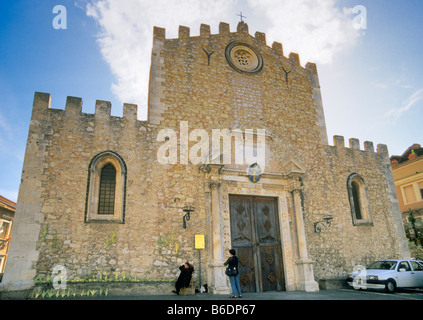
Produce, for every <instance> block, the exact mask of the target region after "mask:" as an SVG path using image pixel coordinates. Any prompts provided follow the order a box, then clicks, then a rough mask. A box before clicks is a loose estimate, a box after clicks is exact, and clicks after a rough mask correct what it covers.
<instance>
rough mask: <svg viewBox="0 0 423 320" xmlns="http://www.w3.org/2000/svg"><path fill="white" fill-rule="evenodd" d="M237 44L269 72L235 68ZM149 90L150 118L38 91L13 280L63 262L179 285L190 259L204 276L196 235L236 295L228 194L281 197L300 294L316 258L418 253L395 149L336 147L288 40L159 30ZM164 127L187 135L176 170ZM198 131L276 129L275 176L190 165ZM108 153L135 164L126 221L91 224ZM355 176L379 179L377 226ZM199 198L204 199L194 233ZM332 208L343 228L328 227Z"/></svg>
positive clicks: (316, 92)
mask: <svg viewBox="0 0 423 320" xmlns="http://www.w3.org/2000/svg"><path fill="white" fill-rule="evenodd" d="M234 41H238V42H240V43H243V44H244V45H246V46H247V45H248V46H251V47H252V48H255V50H257V52H259V54H260V55H261V57H262V58H263V69H262V70H261V71H260V72H258V73H254V74H246V73H242V72H238V71H236V70H234V69H233V68H232V67H231V66H230V65H229V64H228V61H227V57H226V56H225V50H226V48H227V46H228V44H230V43H232V42H234ZM209 58H210V60H209ZM149 90H150V95H149V113H148V114H149V118H148V121H139V120H138V119H137V106H135V105H130V104H125V105H124V106H123V117H114V116H110V110H111V105H110V103H109V102H106V101H97V102H96V108H95V114H86V113H83V112H82V99H80V98H74V97H68V99H67V102H66V106H65V108H64V110H58V109H51V108H50V106H51V102H50V96H49V95H48V94H42V93H36V94H35V98H34V107H33V116H32V120H31V126H30V129H29V131H30V133H29V138H28V144H27V150H26V156H25V164H24V169H23V174H22V185H21V188H20V193H19V199H18V207H17V211H16V220H15V228H14V231H13V232H14V233H13V235H12V239H13V240H12V244H11V256H10V258H9V261H8V267H9V270H10V271H9V273H8V270H6V278H7V277H9V278H7V281H6V282H8V283H9V284H11V283H16V282H17V281H21V280H25V281H28V282H31V280H32V279H33V278H34V277H35V276H38V277H46V276H48V275H49V274H51V272H52V268H53V267H54V265H56V264H64V265H65V266H66V268H67V270H68V274H69V276H70V277H71V278H75V279H78V278H83V277H84V276H86V275H92V274H95V275H100V274H111V273H114V272H119V273H125V274H129V273H130V274H131V275H132V276H137V278H140V279H141V278H142V279H148V280H169V279H176V276H177V273H178V267H179V266H180V265H182V264H183V263H184V262H185V261H190V262H191V263H193V264H194V265H195V266H196V269H197V270H198V252H197V251H196V250H194V235H195V234H204V235H206V248H205V250H203V252H202V254H201V258H202V264H203V266H204V267H203V268H202V279H203V282H205V281H207V282H208V283H209V285H210V286H211V287H212V288H213V286H214V285H216V286H219V288H220V289H219V290H223V291H224V290H227V282H226V279H224V278H222V275H223V277H224V274H223V271H222V266H221V263H222V262H223V259H224V258H226V254H227V253H226V250H227V249H228V248H229V247H230V242H231V240H230V227H229V224H228V219H229V213H228V194H249V195H265V196H271V197H275V198H278V203H279V210H280V212H279V215H280V223H281V227H280V230H281V232H282V234H281V241H282V242H283V243H282V244H281V245H282V254H283V257H284V260H285V261H284V268H285V269H284V272H285V278H286V279H287V286H286V287H287V289H288V290H298V289H307V286H309V285H311V283H312V282H313V281H312V280H313V279H312V278H313V267H312V265H313V264H312V261H314V277H315V278H316V279H323V278H332V277H340V276H343V275H344V274H345V273H346V272H348V271H350V270H351V269H352V268H353V266H355V265H357V264H365V263H367V262H369V261H370V260H372V259H376V258H396V257H400V256H407V254H408V252H407V249H406V248H405V246H404V244H406V242H405V234H404V232H403V230H402V227H401V226H400V224H399V223H400V222H401V221H400V220H401V216H400V213H399V209H398V208H397V207H398V205H397V199H396V196H395V194H394V193H393V192H392V190H393V189H392V188H393V187H392V186H393V185H392V183H393V182H392V181H391V178H392V172H391V171H390V167H388V166H387V163H389V159H388V158H387V157H388V156H387V150H386V147H385V146H383V145H381V146H379V149H380V150H379V152H378V153H376V152H375V151H374V148H373V144H372V143H370V142H366V143H365V150H364V151H362V150H359V142H358V140H356V139H352V140H350V147H349V148H345V146H344V144H343V138H342V137H336V138H335V143H334V144H335V145H334V146H329V145H328V144H327V136H326V127H325V122H324V114H323V107H322V101H321V96H320V89H319V82H318V74H317V69H316V66H315V65H314V64H311V63H308V64H307V65H306V67H305V68H303V67H302V66H301V65H300V60H299V56H298V55H297V54H295V53H291V54H290V55H289V57H285V56H284V55H283V49H282V45H281V44H279V43H274V44H273V45H272V47H269V46H267V44H266V37H265V35H264V34H262V33H256V35H255V37H252V36H251V35H249V33H248V26H247V25H246V24H245V23H240V24H239V26H238V30H237V32H232V33H231V32H230V31H229V26H228V25H227V24H224V23H221V24H220V26H219V34H217V35H213V34H210V28H209V27H208V26H206V25H202V26H201V32H200V36H197V37H191V36H190V35H189V29H188V28H186V27H180V32H179V37H178V38H177V39H166V37H165V30H164V29H161V28H155V29H154V40H153V50H152V65H151V74H150V88H149ZM182 123H183V124H184V125H182V126H181V124H182ZM162 129H172V130H173V132H174V133H175V134H176V136H177V138H178V145H177V151H178V161H177V163H175V164H161V163H160V162H159V161H158V155H157V154H158V150H159V148H160V147H161V146H162V145H163V144H164V143H165V142H164V141H162V140H160V141H157V137H158V135H159V132H161V130H162ZM194 129H204V130H205V132H207V134H208V136H209V137H212V130H213V129H228V130H229V131H231V130H241V131H243V132H244V131H245V130H247V129H252V130H258V129H265V130H266V149H265V150H266V168H265V172H264V178H263V179H262V180H261V181H260V182H259V183H257V184H252V183H251V182H250V181H249V180H248V177H247V174H246V170H247V168H248V165H249V163H243V164H235V163H233V162H232V163H221V168H218V167H216V168H215V169H212V170H210V167H207V166H201V165H194V164H192V163H189V162H188V161H186V162H187V163H185V160H187V159H186V157H187V155H188V154H186V153H185V151H183V152H181V150H190V148H191V147H192V146H193V145H195V144H196V143H197V139H198V137H196V136H194V137H192V139H188V140H187V141H184V139H183V138H182V134H183V132H182V131H185V130H188V134H189V133H191V132H192V131H193V130H194ZM164 140H165V139H164ZM207 143H210V144H211V140H209V141H207ZM184 144H187V145H184ZM106 151H112V152H114V153H116V154H118V155H119V157H120V158H121V159H122V160H123V161H124V163H125V165H126V168H127V171H126V189H125V201H124V202H125V203H124V205H125V212H124V220H123V223H111V222H98V221H86V219H85V218H86V217H85V215H86V207H87V192H88V185H89V181H88V179H89V176H90V175H89V166H90V163H91V161H92V160H93V159H94V158H95V157H96V156H97V155H99V154H101V153H103V152H106ZM387 159H388V160H387ZM387 161H388V162H387ZM353 173H357V174H359V175H360V176H361V177H362V178H363V180H364V182H365V185H366V187H367V191H368V192H367V194H368V198H369V207H370V213H371V218H372V223H371V225H370V224H369V225H359V226H354V225H353V222H352V217H351V206H350V203H349V197H348V190H347V180H348V177H349V176H350V175H351V174H353ZM213 188H215V189H213ZM213 190H215V191H213ZM185 206H195V212H194V213H193V214H192V215H191V219H190V220H189V221H188V222H187V228H186V229H184V228H182V218H183V215H184V214H185V213H184V212H183V207H185ZM326 215H331V216H332V218H333V219H332V221H331V222H332V224H331V226H330V227H329V228H326V229H324V230H323V231H322V232H321V233H316V232H315V223H316V222H318V221H322V219H323V218H324V217H325V216H326ZM24 242H25V243H24ZM14 268H16V270H14ZM19 270H22V272H21V271H19ZM196 276H197V277H198V272H197V273H196ZM219 281H221V283H219V285H217V283H218V282H219ZM225 288H226V289H225ZM223 291H221V292H223Z"/></svg>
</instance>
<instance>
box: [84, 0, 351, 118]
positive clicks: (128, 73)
mask: <svg viewBox="0 0 423 320" xmlns="http://www.w3.org/2000/svg"><path fill="white" fill-rule="evenodd" d="M245 5H248V6H249V8H250V9H252V11H251V12H252V13H253V14H254V16H255V18H256V19H257V20H260V21H263V22H265V23H266V25H269V26H270V28H269V29H268V30H262V31H263V32H265V33H266V36H267V38H268V39H274V40H275V41H278V42H282V43H283V45H284V50H285V53H286V54H289V52H290V51H293V52H298V53H299V54H300V57H301V60H302V62H303V64H305V62H307V61H313V62H317V63H329V62H331V60H332V59H333V57H334V56H335V55H336V54H337V53H339V52H340V51H342V50H343V49H346V48H350V47H351V46H353V45H354V44H355V43H356V39H357V37H358V31H356V30H355V29H354V28H353V25H352V17H351V14H350V13H351V10H350V11H349V12H347V11H346V10H344V11H341V10H339V9H337V8H336V6H335V5H336V0H284V1H281V0H248V1H244V0H242V1H241V0H208V1H198V0H154V1H150V0H92V1H91V3H89V4H88V5H87V15H88V16H90V17H92V18H94V19H95V20H96V21H97V22H98V23H99V25H100V26H101V28H102V33H101V34H100V35H99V39H98V41H99V44H100V48H101V53H102V55H103V57H104V59H105V61H106V62H107V63H108V64H109V66H110V68H111V71H112V73H113V74H114V75H115V77H116V82H115V83H114V84H113V85H112V90H113V92H114V94H115V95H116V96H117V97H118V98H119V100H121V101H122V102H129V103H136V104H138V105H139V106H140V107H141V111H142V112H140V113H141V114H140V117H141V118H145V117H146V104H147V95H148V93H147V91H148V77H149V69H150V61H151V57H150V55H151V44H152V33H153V26H159V27H164V28H166V29H167V30H166V32H167V35H166V36H167V37H168V38H169V37H176V36H177V29H178V26H179V25H185V26H188V27H191V30H192V31H191V33H192V34H194V35H195V34H198V33H199V28H200V24H201V23H206V24H210V26H211V27H212V32H213V28H215V27H217V26H218V23H219V22H220V21H223V22H229V21H232V19H233V17H234V15H235V13H236V12H237V11H239V7H242V6H245ZM251 18H253V17H251ZM247 22H248V21H247ZM231 27H233V26H231ZM255 27H257V28H258V29H260V26H255ZM250 28H251V26H250ZM268 42H270V41H268Z"/></svg>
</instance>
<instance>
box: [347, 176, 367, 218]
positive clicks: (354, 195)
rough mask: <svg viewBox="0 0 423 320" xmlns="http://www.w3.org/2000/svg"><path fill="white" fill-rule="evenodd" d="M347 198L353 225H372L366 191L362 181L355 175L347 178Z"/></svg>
mask: <svg viewBox="0 0 423 320" xmlns="http://www.w3.org/2000/svg"><path fill="white" fill-rule="evenodd" d="M347 189H348V197H349V201H350V207H351V216H352V222H353V225H355V226H358V225H371V226H372V225H373V220H372V216H371V212H370V205H369V204H370V202H369V197H368V190H367V187H366V184H365V183H364V179H363V178H362V177H361V176H360V175H359V174H357V173H354V174H352V175H350V176H349V177H348V181H347Z"/></svg>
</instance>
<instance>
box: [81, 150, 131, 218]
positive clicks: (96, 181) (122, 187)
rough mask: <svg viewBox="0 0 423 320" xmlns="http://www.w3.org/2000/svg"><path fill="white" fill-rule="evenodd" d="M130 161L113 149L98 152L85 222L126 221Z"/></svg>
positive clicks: (91, 173)
mask: <svg viewBox="0 0 423 320" xmlns="http://www.w3.org/2000/svg"><path fill="white" fill-rule="evenodd" d="M125 198H126V165H125V162H124V161H123V159H122V158H121V157H120V156H119V155H118V154H116V153H114V152H112V151H106V152H102V153H100V154H98V155H96V156H95V157H94V158H93V159H92V160H91V163H90V165H89V170H88V186H87V200H86V205H85V222H94V221H102V222H117V223H124V221H125Z"/></svg>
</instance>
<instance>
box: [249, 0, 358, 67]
mask: <svg viewBox="0 0 423 320" xmlns="http://www.w3.org/2000/svg"><path fill="white" fill-rule="evenodd" d="M248 3H249V5H250V6H251V7H252V8H253V9H255V10H257V11H258V12H261V14H262V15H263V20H267V21H269V22H270V23H271V27H270V28H269V29H268V30H267V31H266V34H267V37H268V38H272V39H274V41H278V42H282V44H283V46H284V53H285V55H288V54H289V52H297V53H299V54H300V58H301V61H302V64H303V65H304V64H305V63H306V62H309V61H312V62H316V63H321V64H327V63H330V62H332V60H333V58H334V57H335V56H336V55H337V54H338V53H340V52H341V51H343V50H345V49H348V48H352V47H353V46H354V45H355V44H356V42H357V39H358V37H359V35H360V32H359V31H357V30H356V29H354V26H353V17H354V16H353V15H352V8H350V9H343V10H340V9H338V8H337V7H336V0H284V1H280V0H248Z"/></svg>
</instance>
